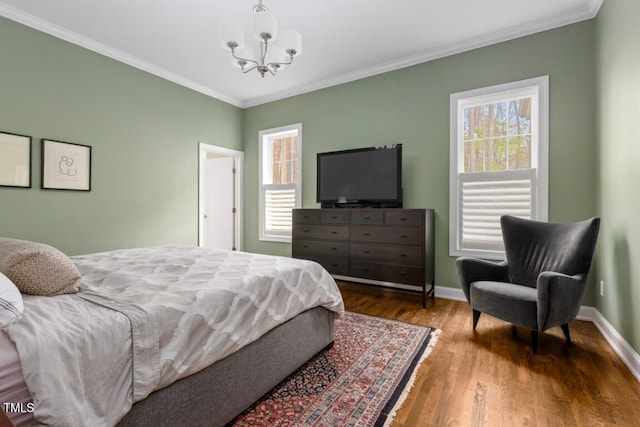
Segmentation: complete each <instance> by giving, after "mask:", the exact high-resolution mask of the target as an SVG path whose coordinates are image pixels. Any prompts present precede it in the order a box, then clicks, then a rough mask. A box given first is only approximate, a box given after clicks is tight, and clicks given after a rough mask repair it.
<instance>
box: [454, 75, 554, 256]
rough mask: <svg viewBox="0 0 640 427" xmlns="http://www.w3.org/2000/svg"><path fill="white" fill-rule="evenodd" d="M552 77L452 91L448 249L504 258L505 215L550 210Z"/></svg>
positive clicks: (532, 215)
mask: <svg viewBox="0 0 640 427" xmlns="http://www.w3.org/2000/svg"><path fill="white" fill-rule="evenodd" d="M548 92H549V77H548V76H544V77H538V78H534V79H529V80H523V81H519V82H514V83H508V84H504V85H498V86H492V87H488V88H482V89H477V90H471V91H467V92H460V93H455V94H452V95H451V100H450V101H451V106H450V108H451V172H450V173H451V176H450V182H449V191H450V196H449V197H450V199H449V203H450V207H449V215H450V217H449V252H450V255H452V256H461V255H469V256H476V257H483V258H495V259H500V258H502V257H503V254H504V246H503V243H502V232H501V230H500V216H502V215H514V216H519V217H522V218H528V219H534V220H539V221H546V220H547V217H548V215H547V211H548V202H547V200H548V120H549V113H548V112H549V107H548V99H549V98H548Z"/></svg>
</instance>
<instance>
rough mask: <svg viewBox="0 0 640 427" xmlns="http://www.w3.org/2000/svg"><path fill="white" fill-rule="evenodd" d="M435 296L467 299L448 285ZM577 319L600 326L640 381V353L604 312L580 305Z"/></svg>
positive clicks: (440, 288) (437, 289)
mask: <svg viewBox="0 0 640 427" xmlns="http://www.w3.org/2000/svg"><path fill="white" fill-rule="evenodd" d="M435 296H436V297H438V298H444V299H450V300H455V301H466V300H467V299H466V298H465V297H464V292H462V289H457V288H449V287H446V286H436V290H435ZM577 319H578V320H586V321H588V322H592V323H593V324H594V325H595V326H596V328H598V330H599V331H600V333H601V334H602V336H603V337H604V339H606V340H607V342H608V343H609V345H610V346H611V348H612V349H613V351H615V352H616V354H617V355H618V356H620V359H622V361H623V362H624V364H625V365H627V367H628V368H629V370H630V371H631V373H632V374H633V376H634V377H636V379H637V380H638V382H640V354H638V353H637V352H636V351H635V350H634V349H633V347H631V345H629V343H628V342H627V341H626V340H625V339H624V338H623V337H622V335H620V333H619V332H618V331H617V330H616V328H614V327H613V325H611V323H609V321H608V320H607V319H606V318H605V317H604V316H603V315H602V313H600V312H599V311H598V309H597V308H595V307H590V306H585V305H583V306H582V307H580V312H579V313H578V317H577Z"/></svg>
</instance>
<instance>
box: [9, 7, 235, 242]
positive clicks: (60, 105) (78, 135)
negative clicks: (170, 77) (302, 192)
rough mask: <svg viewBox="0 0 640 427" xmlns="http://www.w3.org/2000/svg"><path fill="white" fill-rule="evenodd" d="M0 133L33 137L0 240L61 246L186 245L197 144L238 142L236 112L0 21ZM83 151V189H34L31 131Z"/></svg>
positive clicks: (193, 219) (193, 237) (193, 213)
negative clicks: (86, 179)
mask: <svg viewBox="0 0 640 427" xmlns="http://www.w3.org/2000/svg"><path fill="white" fill-rule="evenodd" d="M0 58H2V59H1V60H0V130H2V131H7V132H12V133H19V134H24V135H30V136H32V137H33V159H32V160H33V161H32V185H33V188H31V189H14V188H3V187H0V236H5V237H14V238H20V239H28V240H36V241H42V242H46V243H48V244H51V245H54V246H56V247H58V248H59V249H61V250H63V251H64V252H67V253H69V254H78V253H86V252H94V251H101V250H107V249H113V248H122V247H135V246H150V245H156V244H164V243H185V244H197V241H198V195H197V191H198V142H205V143H209V144H214V145H220V146H225V147H228V148H233V149H237V150H239V149H241V142H242V141H241V130H242V129H241V119H242V111H241V110H240V109H239V108H236V107H233V106H231V105H229V104H226V103H223V102H220V101H217V100H214V99H212V98H210V97H208V96H205V95H202V94H199V93H196V92H194V91H191V90H189V89H186V88H184V87H181V86H178V85H176V84H173V83H170V82H168V81H166V80H163V79H161V78H158V77H155V76H152V75H150V74H148V73H145V72H143V71H140V70H137V69H135V68H132V67H130V66H127V65H124V64H122V63H119V62H117V61H114V60H111V59H108V58H106V57H104V56H101V55H98V54H96V53H94V52H91V51H89V50H86V49H83V48H81V47H78V46H75V45H73V44H70V43H67V42H64V41H62V40H59V39H56V38H54V37H51V36H49V35H45V34H43V33H40V32H38V31H35V30H33V29H30V28H27V27H25V26H22V25H20V24H17V23H15V22H13V21H9V20H6V19H4V18H0ZM41 138H49V139H55V140H61V141H68V142H74V143H79V144H85V145H90V146H92V147H93V177H92V178H93V179H92V190H91V192H75V191H55V190H41V189H40V154H41V148H40V139H41Z"/></svg>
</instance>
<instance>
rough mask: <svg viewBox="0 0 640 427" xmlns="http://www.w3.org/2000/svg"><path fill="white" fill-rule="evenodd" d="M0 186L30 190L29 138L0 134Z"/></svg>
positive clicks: (6, 133) (5, 133)
mask: <svg viewBox="0 0 640 427" xmlns="http://www.w3.org/2000/svg"><path fill="white" fill-rule="evenodd" d="M0 186H2V187H22V188H31V137H30V136H25V135H16V134H13V133H8V132H0Z"/></svg>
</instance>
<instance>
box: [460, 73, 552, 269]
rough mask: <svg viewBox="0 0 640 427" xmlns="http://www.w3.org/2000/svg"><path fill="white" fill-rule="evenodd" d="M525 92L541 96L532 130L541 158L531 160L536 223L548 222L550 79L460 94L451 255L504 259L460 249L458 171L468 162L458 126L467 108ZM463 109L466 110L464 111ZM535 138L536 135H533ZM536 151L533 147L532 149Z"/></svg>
mask: <svg viewBox="0 0 640 427" xmlns="http://www.w3.org/2000/svg"><path fill="white" fill-rule="evenodd" d="M525 88H532V90H536V91H537V92H538V108H537V110H536V111H534V112H532V113H533V114H537V116H538V117H537V119H538V126H537V127H536V128H534V129H532V134H533V133H535V132H537V135H536V136H537V138H536V137H532V143H535V142H534V141H537V144H538V145H537V156H535V157H533V158H532V159H531V161H532V166H533V167H535V168H536V169H537V185H536V189H535V191H536V193H537V198H536V199H535V200H534V206H535V208H534V212H533V219H535V220H538V221H547V220H548V212H549V76H541V77H535V78H532V79H526V80H520V81H517V82H511V83H506V84H501V85H496V86H490V87H485V88H480V89H473V90H469V91H465V92H458V93H454V94H451V96H450V111H449V114H450V150H451V151H450V168H449V255H450V256H473V257H480V258H487V259H503V258H504V253H503V252H495V251H482V250H468V249H464V248H460V247H459V241H460V239H459V233H460V231H461V230H460V224H461V221H460V212H459V209H460V205H461V204H460V198H461V194H460V186H459V180H458V171H459V170H460V169H461V168H462V167H463V164H464V158H463V157H462V156H460V157H459V156H458V153H460V152H461V151H460V150H461V146H462V143H463V140H464V137H463V135H462V134H461V132H460V129H459V127H458V123H459V122H460V121H461V120H464V119H463V116H462V112H463V110H464V107H471V106H473V105H474V104H477V105H481V104H486V103H490V102H493V101H494V100H497V99H503V98H505V97H508V96H509V92H517V93H520V92H521V91H522V90H523V89H525ZM461 107H462V108H461ZM532 136H533V135H532ZM532 148H533V147H532Z"/></svg>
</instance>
